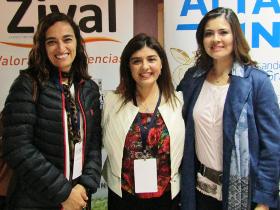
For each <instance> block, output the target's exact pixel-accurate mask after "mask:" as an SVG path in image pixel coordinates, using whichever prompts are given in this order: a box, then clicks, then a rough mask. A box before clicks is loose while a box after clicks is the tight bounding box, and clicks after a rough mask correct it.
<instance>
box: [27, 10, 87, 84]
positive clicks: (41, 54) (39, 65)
mask: <svg viewBox="0 0 280 210" xmlns="http://www.w3.org/2000/svg"><path fill="white" fill-rule="evenodd" d="M56 22H66V23H68V24H69V25H70V26H71V27H72V29H73V31H74V34H75V38H76V40H77V49H76V57H75V59H74V61H73V63H72V66H71V71H73V74H74V79H75V80H78V81H79V80H81V79H90V76H89V74H88V64H87V53H86V50H85V44H84V40H83V38H82V37H81V34H80V29H79V27H78V26H77V25H76V23H75V22H74V20H73V19H72V18H71V17H69V16H67V15H66V14H63V13H51V14H48V15H47V16H45V17H44V18H42V19H41V20H40V22H39V24H38V26H37V31H36V32H35V34H34V37H33V47H32V49H31V51H30V52H29V57H28V66H29V67H30V69H32V71H33V72H32V73H33V75H34V76H35V77H36V78H37V79H38V81H39V82H44V81H47V80H48V79H49V77H50V72H51V71H53V69H55V67H54V66H53V65H52V63H51V62H50V61H49V59H48V56H47V52H46V47H45V41H46V32H47V30H48V29H49V28H50V27H51V26H52V25H54V24H55V23H56Z"/></svg>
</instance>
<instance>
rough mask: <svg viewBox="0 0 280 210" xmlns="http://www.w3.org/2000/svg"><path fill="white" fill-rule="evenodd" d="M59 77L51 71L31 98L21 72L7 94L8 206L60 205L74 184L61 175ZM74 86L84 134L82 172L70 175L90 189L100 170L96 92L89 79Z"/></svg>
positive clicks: (28, 82) (29, 81) (95, 184)
mask: <svg viewBox="0 0 280 210" xmlns="http://www.w3.org/2000/svg"><path fill="white" fill-rule="evenodd" d="M58 81H59V80H58V74H54V75H52V76H51V78H50V80H49V81H48V82H47V83H46V85H44V86H43V87H41V88H39V89H40V90H38V97H37V101H36V102H35V103H34V101H33V100H32V79H31V78H30V77H29V76H26V74H20V75H19V77H18V78H17V79H16V80H15V81H14V83H13V85H12V87H11V89H10V92H9V95H8V97H7V99H6V102H5V109H4V138H5V143H4V156H5V159H6V160H7V162H8V164H9V165H10V166H11V167H12V168H13V169H14V170H15V178H16V180H15V182H14V183H15V187H14V189H13V192H12V194H11V195H10V197H9V200H10V202H9V203H10V204H12V206H10V207H9V209H25V210H26V209H32V210H35V209H48V210H51V209H56V210H57V209H60V207H61V205H60V204H61V202H63V201H65V200H66V199H67V198H68V196H69V194H70V192H71V189H72V187H73V182H71V181H68V179H66V178H65V176H64V173H65V172H64V171H65V168H66V167H65V151H66V150H65V149H66V148H65V142H64V128H63V117H62V116H63V114H64V111H63V110H64V109H63V106H62V104H63V103H62V98H63V97H62V92H61V88H60V85H59V82H58ZM76 86H77V88H76V89H77V91H76V95H78V98H79V101H80V104H81V106H82V108H81V113H82V114H84V115H83V116H84V117H85V119H84V121H83V123H84V127H85V129H86V132H85V136H86V139H85V140H84V148H85V149H84V165H83V171H82V175H81V176H80V177H79V178H78V180H75V181H77V182H78V183H80V184H82V185H83V186H84V187H85V188H86V189H88V190H90V191H91V192H92V193H93V192H95V191H96V189H97V187H98V185H99V181H100V174H101V127H100V118H101V111H100V101H99V96H100V94H99V90H98V86H97V85H96V84H95V83H94V82H93V81H92V80H87V81H83V82H79V84H78V85H76Z"/></svg>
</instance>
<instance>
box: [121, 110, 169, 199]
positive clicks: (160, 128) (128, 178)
mask: <svg viewBox="0 0 280 210" xmlns="http://www.w3.org/2000/svg"><path fill="white" fill-rule="evenodd" d="M138 115H140V119H141V124H142V125H143V126H144V127H145V126H146V125H147V124H148V123H149V121H150V119H151V117H152V115H153V113H138ZM138 117H139V116H136V118H135V120H134V122H133V123H132V125H131V127H130V129H129V131H128V134H127V136H126V140H125V145H124V152H123V160H122V189H123V190H125V191H127V192H128V193H131V194H136V196H137V197H139V198H155V197H160V196H162V195H163V194H164V193H165V192H167V191H170V179H171V178H170V177H171V167H170V136H169V133H168V130H167V127H166V125H165V123H164V121H163V119H162V117H161V115H160V113H159V112H157V113H156V119H155V125H154V126H153V127H152V128H151V129H150V130H149V132H148V136H147V142H146V145H147V148H146V149H147V153H146V157H148V158H156V160H157V182H158V192H154V193H135V191H134V160H135V159H140V158H142V157H143V148H142V140H141V131H140V126H139V123H138Z"/></svg>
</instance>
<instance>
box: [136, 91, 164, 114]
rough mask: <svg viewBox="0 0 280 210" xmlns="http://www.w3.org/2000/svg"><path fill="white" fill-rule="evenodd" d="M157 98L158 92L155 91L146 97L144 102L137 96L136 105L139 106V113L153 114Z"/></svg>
mask: <svg viewBox="0 0 280 210" xmlns="http://www.w3.org/2000/svg"><path fill="white" fill-rule="evenodd" d="M158 96H159V91H155V93H154V94H153V95H152V96H150V97H147V98H146V99H145V100H141V97H140V96H139V95H138V96H136V100H137V104H139V111H140V112H144V113H152V112H154V109H155V106H156V103H157V99H158Z"/></svg>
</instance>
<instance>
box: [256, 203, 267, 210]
mask: <svg viewBox="0 0 280 210" xmlns="http://www.w3.org/2000/svg"><path fill="white" fill-rule="evenodd" d="M255 210H269V206H267V205H264V204H258V205H257V206H256V208H255Z"/></svg>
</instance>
